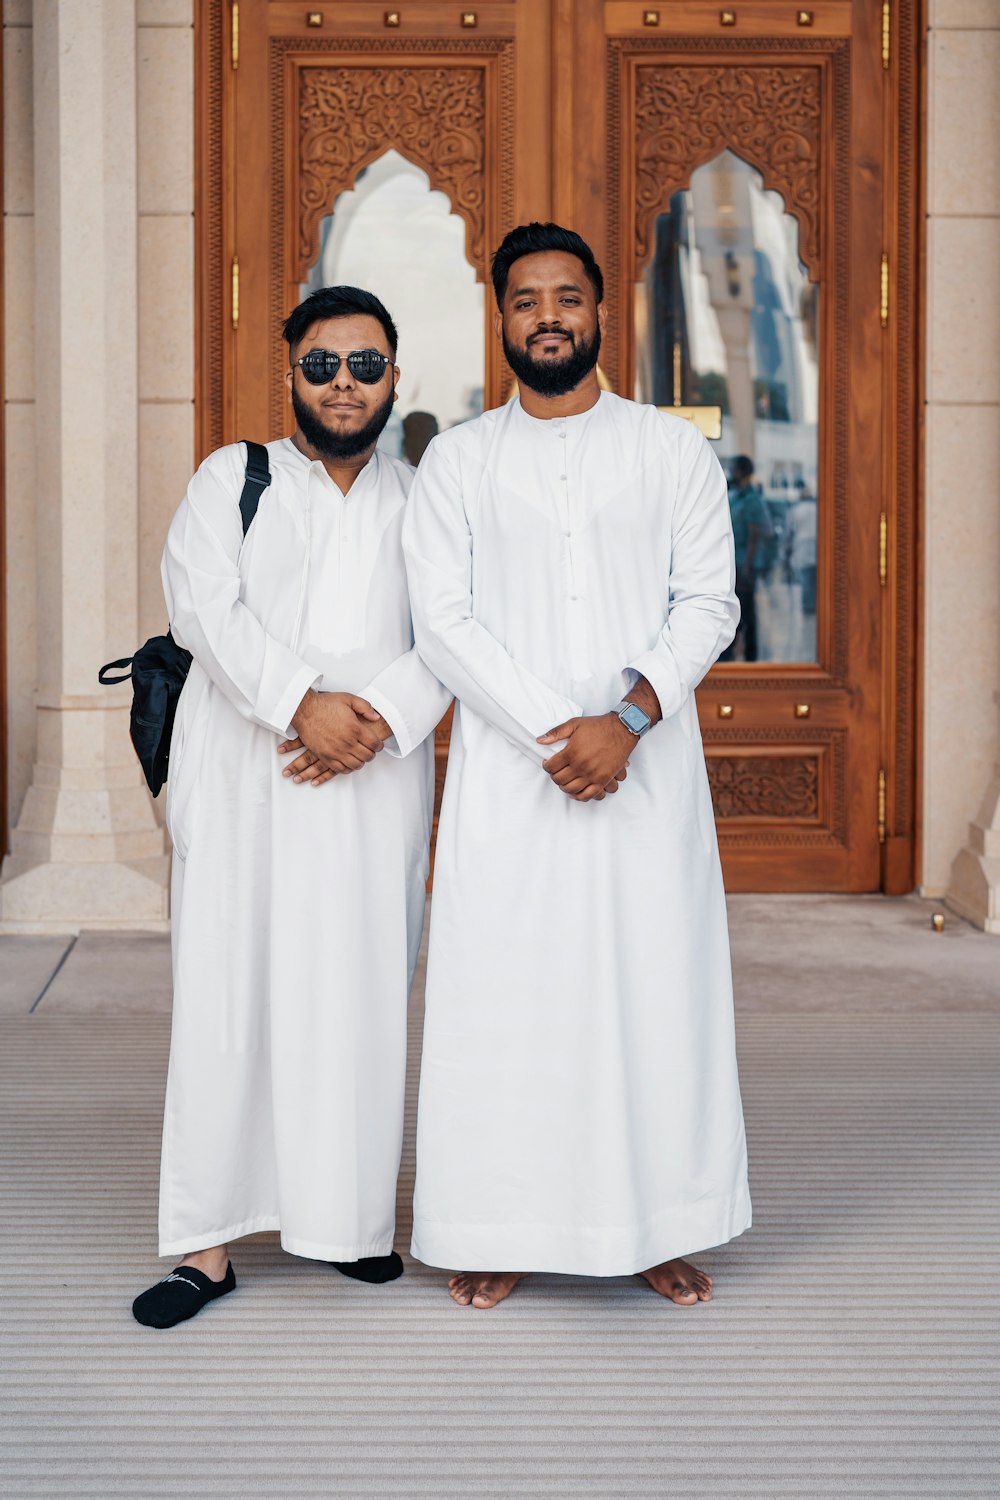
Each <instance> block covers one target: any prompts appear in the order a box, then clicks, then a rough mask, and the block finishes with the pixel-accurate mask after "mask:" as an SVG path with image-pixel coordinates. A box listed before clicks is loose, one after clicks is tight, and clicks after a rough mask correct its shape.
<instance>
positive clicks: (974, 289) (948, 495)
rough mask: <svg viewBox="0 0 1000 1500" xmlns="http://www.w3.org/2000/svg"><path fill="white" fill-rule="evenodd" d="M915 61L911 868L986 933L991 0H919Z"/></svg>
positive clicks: (995, 405)
mask: <svg viewBox="0 0 1000 1500" xmlns="http://www.w3.org/2000/svg"><path fill="white" fill-rule="evenodd" d="M927 67H928V88H927V98H928V121H927V410H926V432H927V448H926V463H925V492H926V493H925V514H924V546H925V569H924V589H923V594H924V611H925V614H924V672H923V697H924V757H923V797H924V821H923V849H924V855H923V872H922V882H921V883H922V885H923V888H924V890H925V891H926V892H927V893H928V894H938V893H942V894H944V895H945V899H946V901H947V904H948V905H949V906H950V907H952V909H953V910H955V911H957V912H959V913H960V914H961V915H962V916H963V917H966V918H968V920H969V921H972V922H975V923H976V925H977V926H979V927H982V928H985V930H986V931H988V932H994V933H1000V734H998V730H1000V722H998V717H997V695H998V688H1000V358H998V354H997V350H998V347H1000V342H998V334H1000V258H998V256H997V225H998V219H1000V11H998V8H997V5H996V0H930V6H929V28H928V35H927ZM970 819H971V822H970Z"/></svg>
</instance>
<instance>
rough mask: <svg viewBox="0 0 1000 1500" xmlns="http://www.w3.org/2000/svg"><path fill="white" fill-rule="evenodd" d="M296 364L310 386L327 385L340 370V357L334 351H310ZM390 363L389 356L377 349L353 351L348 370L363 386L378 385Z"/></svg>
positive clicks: (348, 362) (349, 358)
mask: <svg viewBox="0 0 1000 1500" xmlns="http://www.w3.org/2000/svg"><path fill="white" fill-rule="evenodd" d="M295 363H296V364H297V365H298V367H299V369H300V370H301V371H302V373H303V375H304V376H305V378H306V380H308V382H309V384H310V385H326V384H327V383H328V382H329V381H331V380H333V378H334V376H335V375H336V373H337V371H338V370H339V369H340V355H339V354H334V353H333V351H332V349H310V350H309V353H308V354H303V356H302V358H301V359H297V360H296V361H295ZM388 363H389V357H388V355H386V354H380V353H379V352H378V350H377V349H352V350H351V352H350V354H349V355H348V356H347V368H348V369H349V370H350V372H351V374H352V375H353V376H354V378H355V380H360V381H361V384H362V385H377V384H378V382H379V381H380V380H381V379H382V376H383V375H384V374H385V367H386V365H387V364H388Z"/></svg>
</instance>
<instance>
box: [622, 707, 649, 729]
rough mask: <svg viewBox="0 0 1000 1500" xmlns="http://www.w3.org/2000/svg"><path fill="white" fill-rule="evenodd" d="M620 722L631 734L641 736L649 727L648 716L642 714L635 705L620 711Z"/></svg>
mask: <svg viewBox="0 0 1000 1500" xmlns="http://www.w3.org/2000/svg"><path fill="white" fill-rule="evenodd" d="M621 720H622V723H623V724H624V725H625V726H626V728H627V729H631V731H632V733H633V734H641V733H642V731H643V730H644V729H647V728H648V727H649V715H648V714H644V713H643V711H642V709H641V708H640V707H639V706H638V704H636V703H630V704H629V705H628V707H627V708H624V709H622V713H621Z"/></svg>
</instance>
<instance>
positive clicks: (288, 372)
mask: <svg viewBox="0 0 1000 1500" xmlns="http://www.w3.org/2000/svg"><path fill="white" fill-rule="evenodd" d="M292 373H293V372H292V367H291V365H289V367H288V369H287V370H286V371H285V384H286V385H287V387H288V404H289V406H291V404H292Z"/></svg>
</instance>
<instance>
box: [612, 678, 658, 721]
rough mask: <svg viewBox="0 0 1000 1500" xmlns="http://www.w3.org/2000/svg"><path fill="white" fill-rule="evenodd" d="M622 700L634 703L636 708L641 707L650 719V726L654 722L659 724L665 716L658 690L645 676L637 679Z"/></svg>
mask: <svg viewBox="0 0 1000 1500" xmlns="http://www.w3.org/2000/svg"><path fill="white" fill-rule="evenodd" d="M622 701H623V702H624V703H634V704H635V706H636V708H641V709H642V711H643V713H644V714H645V715H646V717H647V718H648V720H649V723H650V728H652V726H653V725H654V724H658V723H659V722H660V720H661V719H662V718H663V710H662V709H661V708H660V700H659V698H658V697H657V696H656V691H655V689H654V688H653V685H652V683H651V682H649V680H648V679H647V678H645V677H638V678H637V679H636V681H635V682H634V683H633V684H632V686H631V687H630V688H629V690H628V692H627V693H626V694H625V697H624V698H623V700H622Z"/></svg>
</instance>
